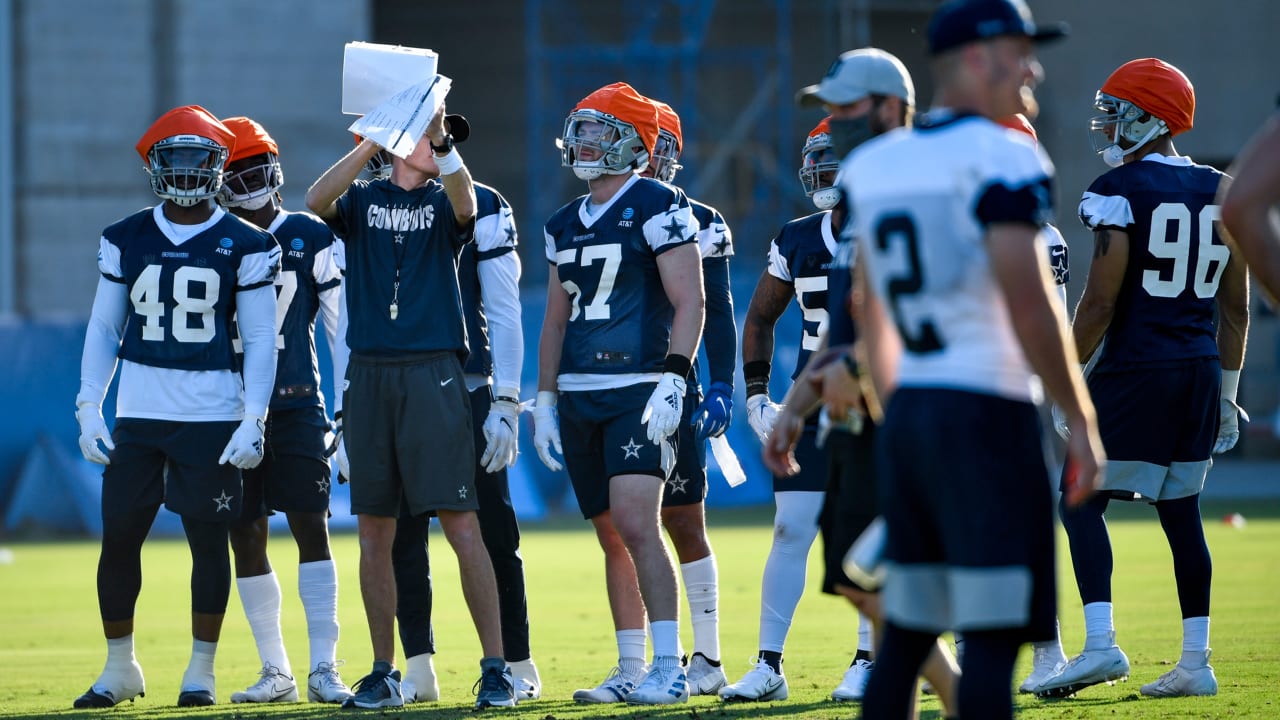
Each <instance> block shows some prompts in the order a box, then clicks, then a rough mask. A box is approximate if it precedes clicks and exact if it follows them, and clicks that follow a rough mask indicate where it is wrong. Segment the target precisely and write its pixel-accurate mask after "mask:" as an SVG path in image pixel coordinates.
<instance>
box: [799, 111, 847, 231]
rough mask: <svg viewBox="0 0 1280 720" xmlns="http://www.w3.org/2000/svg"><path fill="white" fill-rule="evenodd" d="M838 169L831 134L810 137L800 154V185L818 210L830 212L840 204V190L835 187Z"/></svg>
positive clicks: (819, 133) (838, 162) (838, 161)
mask: <svg viewBox="0 0 1280 720" xmlns="http://www.w3.org/2000/svg"><path fill="white" fill-rule="evenodd" d="M823 122H824V124H825V121H823ZM819 127H822V125H820V126H819ZM839 169H840V160H839V159H838V158H837V157H836V152H835V149H834V147H833V146H832V144H831V134H830V133H828V132H815V133H814V134H812V135H810V136H809V138H808V139H807V140H805V142H804V149H803V150H802V151H801V152H800V185H801V186H802V187H804V194H805V197H808V198H811V199H812V200H813V204H814V206H815V207H817V208H818V209H819V210H830V209H831V208H833V207H835V206H836V204H837V203H839V202H840V188H838V187H836V186H835V184H836V171H837V170H839Z"/></svg>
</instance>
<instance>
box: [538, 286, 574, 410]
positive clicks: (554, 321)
mask: <svg viewBox="0 0 1280 720" xmlns="http://www.w3.org/2000/svg"><path fill="white" fill-rule="evenodd" d="M570 309H571V306H570V299H569V293H568V292H567V291H565V289H564V286H563V285H561V284H560V273H558V272H557V271H556V266H555V265H552V266H551V268H550V270H549V271H548V272H547V310H546V313H545V314H544V315H543V318H542V334H541V335H540V336H539V337H538V392H544V391H550V392H555V391H556V390H557V389H558V387H559V381H558V380H557V379H556V378H557V376H558V375H559V374H560V354H561V353H562V352H563V351H564V332H565V328H566V327H568V325H569V311H570Z"/></svg>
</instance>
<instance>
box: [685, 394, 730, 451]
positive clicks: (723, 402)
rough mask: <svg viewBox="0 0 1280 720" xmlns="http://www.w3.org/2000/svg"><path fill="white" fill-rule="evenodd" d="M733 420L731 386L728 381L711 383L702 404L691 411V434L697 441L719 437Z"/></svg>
mask: <svg viewBox="0 0 1280 720" xmlns="http://www.w3.org/2000/svg"><path fill="white" fill-rule="evenodd" d="M732 420H733V386H732V385H730V384H729V383H724V382H714V383H711V389H709V390H708V391H707V396H706V397H705V398H703V400H702V404H701V405H699V406H698V407H696V408H694V411H693V435H694V437H695V438H696V439H697V441H698V442H702V441H703V440H706V439H707V438H711V437H719V436H721V435H723V434H724V432H725V431H726V430H728V429H729V423H730V422H731V421H732Z"/></svg>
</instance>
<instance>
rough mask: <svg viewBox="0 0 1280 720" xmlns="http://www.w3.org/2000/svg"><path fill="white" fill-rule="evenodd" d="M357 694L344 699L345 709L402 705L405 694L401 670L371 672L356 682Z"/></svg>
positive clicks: (343, 705)
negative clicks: (402, 686) (401, 681)
mask: <svg viewBox="0 0 1280 720" xmlns="http://www.w3.org/2000/svg"><path fill="white" fill-rule="evenodd" d="M355 691H356V692H355V694H354V695H352V696H351V697H349V698H347V699H346V700H344V701H343V703H342V707H343V709H350V708H366V709H370V708H384V707H401V706H403V705H404V695H402V694H401V693H400V671H399V670H392V671H391V672H389V673H385V672H377V671H374V672H371V673H369V674H368V675H365V676H364V677H362V678H360V679H359V680H358V681H356V684H355Z"/></svg>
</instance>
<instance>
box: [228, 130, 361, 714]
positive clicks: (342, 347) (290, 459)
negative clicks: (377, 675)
mask: <svg viewBox="0 0 1280 720" xmlns="http://www.w3.org/2000/svg"><path fill="white" fill-rule="evenodd" d="M222 124H223V125H226V126H227V127H228V128H229V129H230V130H231V131H232V132H233V133H235V136H236V141H235V143H236V144H235V151H234V152H233V153H232V154H231V157H230V159H229V161H228V163H227V170H226V179H225V181H224V182H223V184H222V192H221V193H220V194H219V195H218V201H219V203H220V204H221V205H222V206H223V207H226V208H228V209H230V210H231V212H232V214H234V215H236V216H237V217H239V218H241V219H244V220H247V221H248V222H250V223H253V224H254V225H256V226H258V227H260V228H262V229H264V230H266V231H267V232H270V233H271V234H272V235H273V236H275V237H277V238H282V239H283V240H284V246H283V247H282V248H281V257H282V261H281V271H280V274H279V275H278V276H277V277H276V288H277V297H276V325H277V328H276V332H277V336H276V350H277V353H278V361H277V362H276V384H275V391H274V392H273V393H272V394H271V406H270V408H271V414H270V416H269V417H268V418H267V429H266V438H267V441H266V445H265V446H264V448H263V452H264V459H263V462H262V464H261V465H259V466H258V467H256V468H254V469H252V470H247V471H245V473H244V502H243V504H242V506H241V512H240V518H239V520H238V521H237V522H236V523H235V524H233V525H232V526H231V549H232V551H233V552H234V554H235V573H236V588H237V589H238V590H239V592H240V604H241V605H243V606H244V612H245V617H246V618H247V619H248V621H249V628H250V629H251V630H252V631H253V639H254V642H255V643H256V644H257V646H258V656H259V658H260V659H261V660H262V671H261V672H260V673H259V675H260V677H259V679H258V681H257V682H256V683H254V684H253V685H251V686H250V687H249V688H247V689H245V690H243V691H241V692H236V693H232V695H231V702H233V703H244V702H294V701H296V700H297V699H298V687H297V683H296V681H295V680H294V677H293V670H292V667H291V665H290V664H289V657H288V654H287V653H286V652H285V648H284V639H283V637H282V635H281V632H280V602H281V596H280V581H279V580H278V579H277V578H276V573H275V571H274V570H273V569H272V568H271V562H270V560H269V559H268V557H267V537H268V533H269V528H268V525H267V516H268V515H269V514H270V513H271V512H273V511H281V512H283V513H285V517H287V518H288V520H289V529H290V531H291V532H292V533H293V539H294V541H295V542H296V543H297V545H298V597H299V598H300V599H301V600H302V609H303V612H304V613H305V614H306V617H307V638H308V640H309V641H310V645H311V662H310V665H309V667H310V670H309V671H308V677H307V697H308V699H310V700H311V701H312V702H332V703H337V702H342V701H343V700H346V699H347V698H348V697H350V696H351V691H350V690H348V689H347V686H346V685H345V684H343V682H342V678H341V677H340V676H339V675H338V670H337V659H336V656H335V653H336V651H337V644H338V573H337V568H336V567H335V565H334V562H333V556H332V555H331V554H330V552H329V520H328V517H329V482H330V478H331V477H332V474H331V471H330V469H329V462H328V460H327V459H326V458H325V450H326V446H327V443H326V441H325V440H326V435H328V430H329V419H328V416H327V415H326V414H325V408H324V396H323V395H322V394H321V393H320V369H319V366H318V364H317V360H316V315H317V314H322V315H323V316H324V327H325V334H326V336H327V337H328V340H329V351H330V355H331V357H332V358H333V377H334V378H339V380H337V382H335V386H340V385H341V380H340V378H342V377H343V376H345V375H346V366H347V347H346V343H344V342H343V341H342V338H340V337H339V336H338V333H337V329H338V305H339V301H340V298H341V296H342V268H343V265H344V262H345V261H344V259H343V252H342V242H341V241H340V240H338V239H337V238H335V237H334V236H333V233H332V232H330V231H329V228H328V227H326V226H325V224H324V223H322V222H320V219H319V218H317V217H315V216H314V215H310V214H308V213H296V212H288V211H287V210H285V209H284V208H283V207H281V206H280V195H279V191H280V187H281V186H282V185H283V184H284V171H283V169H282V168H281V166H280V150H279V148H278V147H277V145H276V141H275V140H274V139H272V137H271V135H269V134H268V133H267V130H266V128H264V127H262V125H260V124H259V123H257V122H256V121H254V120H252V119H250V118H247V117H233V118H227V119H225V120H223V121H222ZM236 342H237V344H238V339H237V341H236ZM237 349H238V348H237ZM334 413H335V415H337V416H339V417H341V415H342V394H341V393H337V397H336V398H334Z"/></svg>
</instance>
